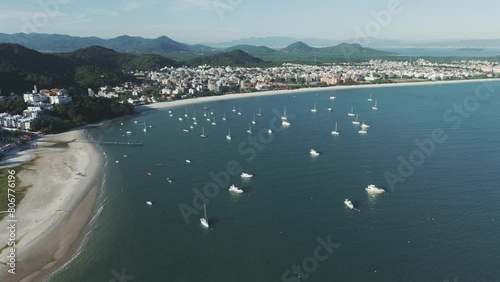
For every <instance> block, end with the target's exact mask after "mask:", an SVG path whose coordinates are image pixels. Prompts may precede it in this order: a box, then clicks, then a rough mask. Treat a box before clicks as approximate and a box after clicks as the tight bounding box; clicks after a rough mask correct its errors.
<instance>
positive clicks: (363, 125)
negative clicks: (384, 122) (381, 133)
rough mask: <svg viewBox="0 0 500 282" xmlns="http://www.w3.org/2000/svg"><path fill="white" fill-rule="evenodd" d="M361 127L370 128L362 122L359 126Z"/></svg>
mask: <svg viewBox="0 0 500 282" xmlns="http://www.w3.org/2000/svg"><path fill="white" fill-rule="evenodd" d="M361 127H362V128H369V127H370V126H369V125H368V124H366V123H364V122H363V123H362V124H361Z"/></svg>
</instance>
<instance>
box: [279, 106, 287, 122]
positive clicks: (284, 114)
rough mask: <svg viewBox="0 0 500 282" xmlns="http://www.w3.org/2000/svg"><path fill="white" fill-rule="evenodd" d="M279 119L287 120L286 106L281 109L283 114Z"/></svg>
mask: <svg viewBox="0 0 500 282" xmlns="http://www.w3.org/2000/svg"><path fill="white" fill-rule="evenodd" d="M281 120H288V118H287V117H286V107H285V108H284V109H283V116H282V117H281Z"/></svg>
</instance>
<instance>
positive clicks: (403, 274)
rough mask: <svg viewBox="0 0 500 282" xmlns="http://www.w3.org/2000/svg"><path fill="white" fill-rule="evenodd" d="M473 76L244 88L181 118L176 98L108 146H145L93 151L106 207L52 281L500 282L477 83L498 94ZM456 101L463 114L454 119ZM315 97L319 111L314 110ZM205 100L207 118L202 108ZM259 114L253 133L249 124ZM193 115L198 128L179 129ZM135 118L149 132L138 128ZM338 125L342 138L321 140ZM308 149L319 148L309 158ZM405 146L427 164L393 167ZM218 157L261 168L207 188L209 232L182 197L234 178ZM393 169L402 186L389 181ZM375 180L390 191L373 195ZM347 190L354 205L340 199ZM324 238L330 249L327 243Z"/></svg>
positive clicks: (498, 221)
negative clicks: (459, 80) (185, 209)
mask: <svg viewBox="0 0 500 282" xmlns="http://www.w3.org/2000/svg"><path fill="white" fill-rule="evenodd" d="M481 85H482V84H479V83H465V84H447V85H433V86H411V87H392V88H376V89H350V90H338V91H320V92H312V93H305V94H291V95H277V96H267V97H256V98H243V99H236V100H226V101H220V102H212V103H206V104H195V105H190V106H188V107H187V110H188V114H189V118H188V119H185V120H184V121H179V120H178V117H179V116H183V115H184V113H185V109H186V107H184V106H183V107H177V108H173V109H172V112H173V117H170V116H169V114H168V110H166V109H164V110H157V111H153V112H149V113H148V114H147V115H145V116H141V117H137V118H135V119H132V120H128V121H126V122H125V123H124V125H123V126H120V124H119V123H116V124H114V126H115V127H114V129H113V130H110V132H109V133H106V134H104V140H109V141H124V140H125V141H141V142H144V146H143V147H120V146H103V147H102V150H103V151H104V152H105V153H106V156H107V164H106V169H105V172H104V181H103V186H102V191H101V196H100V201H101V205H102V207H101V208H100V210H99V212H98V214H97V215H96V216H95V218H94V220H93V221H92V222H91V228H92V231H91V232H90V233H89V234H88V235H87V238H86V243H85V244H84V246H83V247H82V250H81V252H80V253H79V255H78V256H77V257H76V258H74V259H73V260H72V261H71V262H70V263H68V264H67V265H66V266H65V267H64V268H63V269H61V270H60V271H59V272H57V273H56V274H54V276H53V277H51V278H50V279H48V281H50V282H65V281H89V282H94V281H141V282H142V281H145V282H150V281H151V282H153V281H186V282H187V281H189V282H190V281H214V282H219V281H242V282H246V281H249V282H250V281H252V282H253V281H338V282H344V281H345V282H348V281H372V282H376V281H380V282H388V281H436V282H442V281H446V280H448V281H454V279H455V278H456V279H457V281H461V282H462V281H484V282H486V281H500V268H499V265H500V246H499V238H500V236H499V234H500V216H499V215H500V204H499V200H500V187H499V180H498V178H499V168H500V147H499V144H500V122H499V116H500V98H499V97H500V95H499V94H500V83H497V82H492V83H487V84H485V85H487V86H488V87H489V88H490V89H491V91H492V93H490V92H487V91H486V90H485V89H486V88H481V89H480V91H479V93H480V94H482V95H481V98H482V99H481V100H480V99H478V98H476V99H474V98H473V97H475V96H476V95H477V94H476V92H477V89H478V87H484V85H483V86H481ZM370 93H371V94H372V95H373V100H374V101H375V100H377V101H378V108H379V110H378V111H374V110H372V109H371V106H372V104H373V103H370V102H368V101H367V98H368V96H369V94H370ZM487 94H488V95H487ZM331 95H335V96H336V97H337V98H336V99H335V100H333V101H332V100H330V99H329V96H331ZM464 102H469V104H467V105H468V106H467V108H465V109H464V110H463V111H462V112H461V113H454V112H451V113H450V110H451V111H453V109H454V105H456V104H463V103H464ZM474 102H478V103H477V104H474ZM314 103H316V104H317V108H318V112H317V113H312V112H311V111H310V109H311V108H312V107H313V104H314ZM204 106H207V107H208V108H209V111H211V110H213V111H214V113H215V115H216V122H217V125H216V126H213V125H211V124H210V123H209V122H207V121H206V119H204V118H203V112H204V110H203V107H204ZM234 106H235V107H236V108H241V111H242V115H241V116H238V115H237V114H236V113H234V112H232V111H231V109H232V108H233V107H234ZM285 106H286V109H287V113H288V115H289V120H290V121H291V123H292V125H291V126H290V127H288V128H281V126H278V127H277V128H275V132H274V133H273V135H272V139H271V138H270V137H269V136H268V135H267V133H266V132H264V131H267V128H269V127H270V126H271V124H272V123H274V122H275V121H276V120H279V116H280V114H279V113H278V114H277V113H276V111H278V112H282V111H283V108H284V107H285ZM351 106H353V107H354V111H355V112H356V113H358V114H359V118H360V121H364V122H366V123H367V124H369V125H370V126H371V127H370V128H369V129H368V134H366V135H360V134H358V130H359V126H355V125H353V124H352V120H353V119H352V118H351V117H348V116H347V112H348V111H350V109H351ZM327 107H332V108H333V112H328V111H327V110H326V108H327ZM259 108H262V112H263V117H256V125H254V126H253V127H252V128H253V129H252V130H253V132H254V137H256V139H254V141H251V140H249V139H248V134H247V133H246V130H247V129H248V126H249V123H250V122H251V120H252V119H253V114H254V113H257V111H258V109H259ZM194 110H196V115H197V117H198V126H196V127H195V129H194V130H193V131H192V132H190V133H185V132H183V131H182V130H183V129H184V128H189V126H190V125H192V120H191V117H192V115H193V111H194ZM224 112H225V113H226V116H227V121H222V119H221V118H222V114H223V113H224ZM444 116H445V117H444ZM134 120H137V121H138V124H134ZM144 121H145V122H146V123H147V125H148V126H149V125H151V126H152V128H149V129H148V132H146V133H144V132H143V131H142V130H143V126H142V125H141V123H142V122H144ZM459 121H460V123H459ZM335 122H337V123H338V126H339V131H340V136H338V137H335V136H332V135H331V134H330V132H331V131H332V130H333V129H334V123H335ZM202 126H203V127H204V128H205V133H206V135H207V138H206V139H202V138H200V136H199V135H200V134H201V127H202ZM229 128H230V129H231V133H232V136H233V139H232V140H231V141H227V140H226V138H225V135H226V134H227V131H228V129H229ZM439 129H440V130H441V133H442V134H444V135H445V137H446V140H445V141H444V142H441V141H443V140H442V139H443V138H438V139H436V138H435V140H438V141H440V143H435V148H434V150H433V152H431V153H430V154H429V155H428V156H427V155H425V154H424V155H423V156H424V157H423V158H420V159H419V158H418V156H422V154H423V153H420V154H419V153H418V148H419V147H418V146H417V145H416V140H417V141H423V140H426V139H432V134H433V133H432V132H433V131H435V130H439ZM127 130H130V131H132V132H133V133H132V134H131V135H130V136H126V135H124V132H125V131H127ZM259 130H262V131H263V132H262V134H260V137H259V134H258V133H259ZM255 140H256V141H255ZM251 142H253V145H250V144H251ZM433 142H434V141H433ZM252 148H253V149H252ZM311 148H314V149H316V150H317V151H319V152H320V156H319V157H316V158H313V157H311V156H310V154H309V150H310V149H311ZM427 148H431V146H430V145H428V147H427ZM124 155H127V157H126V158H125V157H124ZM410 156H412V157H413V162H414V163H415V162H420V163H421V164H419V165H416V166H414V171H413V172H412V173H407V172H408V171H402V172H403V174H404V175H401V174H400V173H399V172H398V166H400V163H401V161H400V160H399V159H398V158H404V159H405V160H408V161H409V160H410ZM251 157H253V158H251ZM186 159H189V160H191V163H190V164H187V163H186V161H185V160H186ZM116 160H119V163H116V162H115V161H116ZM160 163H161V164H163V166H161V167H160V166H155V164H160ZM228 163H230V164H231V165H233V166H236V167H237V168H241V169H242V170H243V171H245V172H248V173H252V174H254V175H255V176H254V178H252V179H250V180H248V181H243V180H242V179H241V178H240V177H239V175H236V176H230V181H229V182H228V183H230V184H235V185H236V186H238V187H241V188H242V189H244V190H245V193H243V194H239V195H234V194H231V193H230V192H229V191H228V190H227V188H228V186H229V185H225V184H226V183H222V184H224V185H225V186H224V187H222V188H220V189H219V191H218V192H217V191H216V189H214V188H213V187H212V189H211V190H208V192H209V193H214V194H216V195H215V196H214V195H211V196H214V197H208V198H207V202H208V204H207V212H208V218H209V223H210V225H211V227H210V228H209V229H204V228H203V227H202V226H201V225H200V222H199V218H200V215H191V216H189V217H188V219H189V223H186V221H185V219H184V217H183V215H182V213H181V211H180V208H179V206H180V205H181V204H185V205H186V206H190V207H191V208H193V209H194V205H193V200H196V199H197V198H196V197H195V195H197V194H196V193H195V192H194V191H195V190H197V191H200V193H203V191H204V187H205V186H206V185H207V184H210V183H213V182H214V180H213V179H212V177H211V175H210V172H213V173H216V174H219V175H222V174H224V172H227V171H231V172H232V170H233V168H231V169H230V170H228V169H227V165H228ZM405 169H406V170H407V169H408V167H406V168H405ZM387 172H392V173H394V175H399V176H400V177H401V179H400V180H404V182H397V183H396V184H395V185H394V187H391V185H390V184H389V183H388V181H387V180H386V176H385V175H386V174H387ZM148 173H150V174H151V175H148ZM167 177H168V178H171V179H172V180H173V183H171V184H169V183H168V182H167V181H166V179H167ZM222 180H225V179H222ZM222 182H224V181H222ZM369 184H375V185H377V186H379V187H383V188H385V189H386V190H387V193H385V194H383V195H380V196H377V197H370V196H368V195H367V193H366V191H365V190H364V188H365V187H366V186H367V185H369ZM347 197H348V198H350V199H351V200H352V201H353V202H354V204H355V206H356V208H357V209H359V210H360V211H359V212H357V211H354V210H350V209H348V208H346V206H345V205H344V204H343V201H344V199H345V198H347ZM148 200H151V201H153V203H154V204H153V205H152V206H148V205H146V201H148ZM197 200H198V202H200V203H201V202H202V201H201V200H199V199H197ZM196 211H197V212H198V211H199V209H196ZM321 240H323V241H331V243H334V244H335V245H334V247H332V248H330V251H333V252H331V253H329V252H326V250H325V249H324V248H323V247H322V246H323V244H322V243H319V242H320V241H321ZM317 249H318V251H317ZM315 251H316V254H317V255H320V256H319V257H317V258H314V253H315ZM294 265H296V266H300V268H301V269H302V270H301V272H302V273H301V275H300V278H298V277H297V276H298V274H294V273H293V271H294V268H293V267H294ZM295 270H297V268H295ZM287 271H289V272H287ZM297 273H298V272H297ZM294 277H295V278H294Z"/></svg>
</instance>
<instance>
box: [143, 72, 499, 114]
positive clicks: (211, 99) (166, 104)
mask: <svg viewBox="0 0 500 282" xmlns="http://www.w3.org/2000/svg"><path fill="white" fill-rule="evenodd" d="M493 81H500V78H491V79H469V80H446V81H425V82H403V83H388V84H362V85H338V86H329V87H314V88H302V89H296V90H275V91H260V92H252V93H237V94H226V95H221V96H210V97H201V98H195V99H185V100H176V101H172V102H160V103H154V104H149V105H145V106H139V107H136V109H137V111H139V112H144V111H147V110H151V109H165V108H172V107H177V106H184V105H191V104H196V103H207V102H215V101H224V100H230V99H242V98H249V97H262V96H269V95H283V94H303V93H310V92H318V91H338V90H346V89H366V88H388V87H408V86H426V85H442V84H456V83H482V82H493Z"/></svg>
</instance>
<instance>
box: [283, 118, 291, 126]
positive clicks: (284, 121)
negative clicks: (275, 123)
mask: <svg viewBox="0 0 500 282" xmlns="http://www.w3.org/2000/svg"><path fill="white" fill-rule="evenodd" d="M281 125H282V126H285V127H286V126H290V125H291V123H290V122H288V121H287V120H283V121H281Z"/></svg>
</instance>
